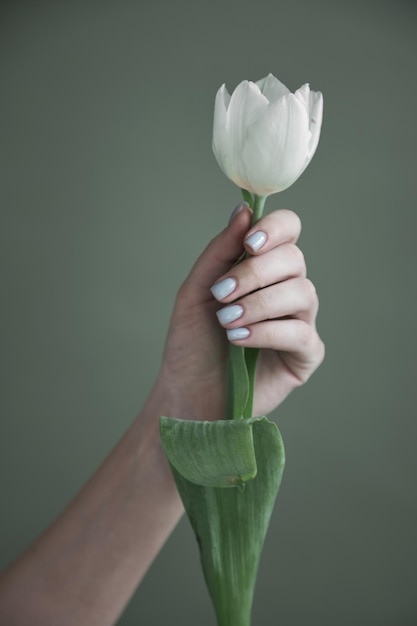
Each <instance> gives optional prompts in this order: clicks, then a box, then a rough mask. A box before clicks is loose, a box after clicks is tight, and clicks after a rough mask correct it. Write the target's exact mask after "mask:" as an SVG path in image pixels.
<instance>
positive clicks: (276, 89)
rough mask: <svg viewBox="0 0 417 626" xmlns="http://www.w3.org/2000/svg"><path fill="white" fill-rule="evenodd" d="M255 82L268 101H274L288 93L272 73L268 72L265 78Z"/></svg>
mask: <svg viewBox="0 0 417 626" xmlns="http://www.w3.org/2000/svg"><path fill="white" fill-rule="evenodd" d="M256 84H257V85H258V87H259V89H260V90H261V92H262V93H263V94H264V96H266V97H267V98H268V100H269V102H276V101H277V100H278V99H279V98H282V96H287V95H288V94H289V93H290V90H289V89H288V88H287V87H286V86H285V85H284V84H283V83H281V81H280V80H278V78H275V76H274V75H273V74H268V76H265V78H261V79H260V80H257V81H256Z"/></svg>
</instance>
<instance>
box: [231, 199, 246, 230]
mask: <svg viewBox="0 0 417 626" xmlns="http://www.w3.org/2000/svg"><path fill="white" fill-rule="evenodd" d="M247 206H248V205H247V204H245V202H242V204H238V205H237V207H235V208H234V209H233V211H232V214H231V216H230V218H229V224H228V226H230V224H231V223H232V222H233V220H234V219H235V217H236V215H238V214H239V213H240V212H241V211H243V209H245V208H247Z"/></svg>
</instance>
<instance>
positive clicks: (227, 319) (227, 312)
mask: <svg viewBox="0 0 417 626" xmlns="http://www.w3.org/2000/svg"><path fill="white" fill-rule="evenodd" d="M242 314H243V308H242V307H241V306H240V304H233V305H232V306H225V307H224V308H223V309H220V311H217V313H216V315H217V319H218V320H219V322H220V324H221V325H222V326H225V325H226V324H230V323H231V322H234V321H235V320H237V319H239V317H242Z"/></svg>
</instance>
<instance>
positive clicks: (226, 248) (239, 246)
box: [183, 204, 252, 305]
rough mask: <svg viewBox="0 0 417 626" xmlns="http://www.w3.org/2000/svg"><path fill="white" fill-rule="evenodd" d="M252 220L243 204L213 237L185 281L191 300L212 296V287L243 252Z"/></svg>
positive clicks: (190, 302) (249, 211) (186, 293)
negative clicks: (227, 223) (226, 224)
mask: <svg viewBox="0 0 417 626" xmlns="http://www.w3.org/2000/svg"><path fill="white" fill-rule="evenodd" d="M251 221H252V211H251V210H250V208H249V207H248V206H247V204H241V205H239V206H238V207H236V209H235V210H234V211H233V213H232V216H231V221H230V222H229V225H228V226H227V227H226V228H225V229H224V230H222V232H221V233H219V234H218V235H217V236H216V237H214V239H212V240H211V241H210V243H209V244H208V246H207V248H206V249H205V250H204V252H203V253H202V254H201V255H200V257H199V258H198V259H197V261H196V263H195V265H194V267H193V268H192V270H191V272H190V274H189V276H188V278H187V279H186V281H185V283H184V284H183V295H185V296H186V298H187V301H188V304H189V305H193V304H198V303H199V302H202V301H207V300H211V299H212V296H211V293H210V287H211V286H212V285H213V283H214V282H215V281H216V280H217V279H218V278H219V276H221V275H222V274H224V273H225V272H227V271H228V270H229V269H230V268H231V267H232V265H233V264H234V263H235V261H237V259H238V258H239V256H240V255H241V254H242V252H244V248H243V239H244V236H245V234H246V233H247V232H248V230H249V228H250V226H251Z"/></svg>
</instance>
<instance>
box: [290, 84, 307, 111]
mask: <svg viewBox="0 0 417 626" xmlns="http://www.w3.org/2000/svg"><path fill="white" fill-rule="evenodd" d="M294 96H295V97H296V98H297V100H299V101H300V102H301V103H302V105H303V106H304V107H305V109H306V111H308V110H309V108H310V85H309V84H308V83H305V85H302V86H301V87H300V88H299V89H297V91H296V92H295V93H294Z"/></svg>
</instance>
